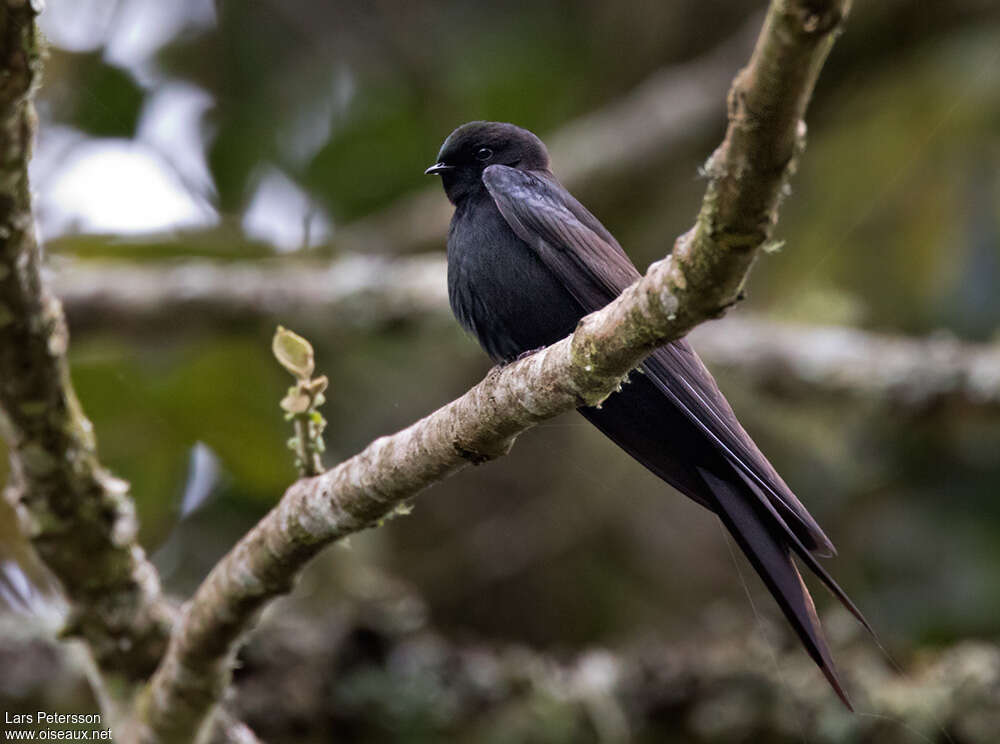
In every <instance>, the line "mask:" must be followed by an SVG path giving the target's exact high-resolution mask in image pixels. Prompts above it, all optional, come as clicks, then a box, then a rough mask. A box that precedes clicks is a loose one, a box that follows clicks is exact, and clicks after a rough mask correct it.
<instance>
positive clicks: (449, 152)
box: [424, 121, 549, 203]
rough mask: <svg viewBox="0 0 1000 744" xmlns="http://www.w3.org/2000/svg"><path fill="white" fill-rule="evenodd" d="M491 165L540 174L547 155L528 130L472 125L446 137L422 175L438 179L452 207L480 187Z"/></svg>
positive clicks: (492, 123)
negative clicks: (437, 177)
mask: <svg viewBox="0 0 1000 744" xmlns="http://www.w3.org/2000/svg"><path fill="white" fill-rule="evenodd" d="M490 165H507V166H510V167H512V168H520V169H522V170H543V169H545V168H548V165H549V153H548V151H547V150H546V149H545V145H544V144H543V143H542V141H541V140H540V139H538V137H536V136H535V135H534V134H532V133H531V132H529V131H528V130H527V129H522V128H521V127H518V126H515V125H514V124H504V123H500V122H495V121H471V122H469V123H468V124H463V125H462V126H460V127H459V128H458V129H456V130H455V131H454V132H452V133H451V134H449V135H448V139H446V140H445V141H444V144H443V145H441V150H440V152H438V156H437V162H436V163H435V164H434V165H432V166H431V167H430V168H428V169H427V170H426V171H424V173H426V174H428V175H434V174H437V175H440V176H441V182H442V183H443V185H444V190H445V192H446V193H447V194H448V198H449V199H450V200H451V201H452V202H453V203H454V202H456V201H458V200H459V199H461V198H462V197H463V196H464V195H466V194H468V193H470V192H471V191H473V190H475V189H478V188H481V187H482V177H483V170H485V169H486V168H487V167H488V166H490Z"/></svg>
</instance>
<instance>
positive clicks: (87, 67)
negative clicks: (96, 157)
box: [41, 49, 145, 137]
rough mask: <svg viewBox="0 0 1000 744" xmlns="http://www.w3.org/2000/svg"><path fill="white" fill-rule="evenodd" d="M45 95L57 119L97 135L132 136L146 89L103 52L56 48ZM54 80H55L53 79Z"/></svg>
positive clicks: (43, 95)
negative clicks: (72, 50)
mask: <svg viewBox="0 0 1000 744" xmlns="http://www.w3.org/2000/svg"><path fill="white" fill-rule="evenodd" d="M45 79H46V82H47V85H46V87H45V88H43V91H42V94H41V97H42V99H43V100H45V101H46V102H47V103H48V105H50V106H51V107H52V114H53V116H54V118H56V119H57V120H59V121H63V122H66V123H69V124H72V125H73V126H75V127H76V128H77V129H80V130H82V131H84V132H86V133H88V134H92V135H94V136H95V137H132V136H133V135H134V134H135V130H136V125H137V124H138V122H139V114H140V113H141V111H142V104H143V101H144V100H145V92H144V91H143V89H142V88H141V87H140V86H139V84H138V83H137V82H136V81H135V79H134V78H133V77H132V76H131V75H130V74H129V73H128V72H126V71H125V70H123V69H121V68H119V67H115V66H113V65H109V64H108V63H107V62H105V61H104V59H103V57H102V54H101V52H100V51H95V52H69V51H66V50H64V49H52V50H51V52H50V61H49V63H48V69H47V70H46V76H45ZM50 81H51V82H50Z"/></svg>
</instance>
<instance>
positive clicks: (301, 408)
mask: <svg viewBox="0 0 1000 744" xmlns="http://www.w3.org/2000/svg"><path fill="white" fill-rule="evenodd" d="M280 405H281V410H283V411H288V412H289V413H305V412H306V411H308V410H309V396H308V395H305V394H304V393H300V392H298V391H295V392H291V393H289V394H288V395H286V396H285V397H284V398H282V399H281V403H280Z"/></svg>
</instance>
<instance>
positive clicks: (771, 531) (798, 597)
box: [698, 468, 854, 711]
mask: <svg viewBox="0 0 1000 744" xmlns="http://www.w3.org/2000/svg"><path fill="white" fill-rule="evenodd" d="M698 472H699V473H700V475H701V477H702V478H703V479H704V481H705V484H706V485H707V486H708V488H709V490H710V491H711V492H712V494H713V495H714V496H715V499H716V501H717V504H718V507H719V508H718V514H719V517H720V518H721V519H722V522H723V524H724V525H725V526H726V528H727V529H728V530H729V531H730V532H731V533H732V535H733V537H734V538H735V539H736V542H737V544H738V545H739V546H740V548H741V549H742V550H743V552H744V553H745V554H746V556H747V558H748V559H749V560H750V563H751V564H752V565H753V567H754V569H755V570H756V571H757V573H758V574H760V577H761V578H762V579H763V580H764V584H765V585H766V586H767V588H768V590H769V591H770V592H771V594H772V595H773V596H774V599H775V600H776V601H777V603H778V606H779V607H780V608H781V611H782V612H783V613H784V614H785V617H786V618H787V619H788V622H789V623H790V624H791V625H792V627H793V628H794V629H795V632H796V634H797V635H798V636H799V639H800V640H801V641H802V644H803V645H804V646H805V648H806V651H808V652H809V655H810V656H811V657H812V658H813V660H814V661H815V662H816V664H817V665H818V666H819V668H820V669H821V670H822V672H823V674H824V675H825V676H826V678H827V680H828V681H829V683H830V686H831V687H833V689H834V691H835V692H836V693H837V695H838V697H840V699H841V700H842V701H843V703H844V705H845V706H847V708H848V709H849V710H852V711H853V710H854V708H853V706H852V705H851V702H850V700H849V699H848V697H847V693H846V692H845V691H844V688H843V686H842V685H841V683H840V679H839V677H838V676H837V670H836V667H835V666H834V663H833V658H832V657H831V655H830V650H829V648H828V647H827V644H826V639H825V638H824V637H823V629H822V627H821V626H820V623H819V618H818V617H817V615H816V606H815V605H814V604H813V601H812V597H811V596H810V595H809V591H808V589H806V586H805V584H804V583H803V582H802V576H801V575H800V574H799V572H798V569H797V568H796V567H795V564H794V563H793V562H792V557H791V549H790V547H789V544H788V539H787V536H785V535H779V534H776V533H777V531H778V530H777V527H778V525H777V524H775V525H773V526H771V525H768V524H767V522H765V520H764V518H762V515H761V513H760V511H759V509H757V508H755V506H754V505H753V503H751V502H750V501H749V500H748V499H747V498H746V494H745V493H743V492H742V491H741V489H739V488H737V487H736V486H734V485H733V484H732V483H729V482H727V481H724V480H722V479H720V478H719V477H718V476H716V475H714V474H712V473H711V472H709V471H707V470H705V469H704V468H698Z"/></svg>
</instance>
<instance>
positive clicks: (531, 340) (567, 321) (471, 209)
mask: <svg viewBox="0 0 1000 744" xmlns="http://www.w3.org/2000/svg"><path fill="white" fill-rule="evenodd" d="M448 297H449V300H450V302H451V308H452V312H454V314H455V317H456V318H457V319H458V321H459V323H461V324H462V326H464V327H465V328H466V330H468V331H469V332H470V333H472V334H473V335H474V336H475V337H476V338H477V339H478V340H479V343H480V345H481V346H482V347H483V348H484V349H485V350H486V352H487V353H488V354H489V355H490V356H491V357H493V359H494V360H496V361H510V360H512V359H514V358H516V357H517V356H518V355H519V354H521V353H523V352H525V351H531V350H533V349H537V348H539V347H542V346H548V345H549V344H551V343H554V342H555V341H558V340H559V339H561V338H563V337H564V336H567V335H568V334H569V333H570V332H572V330H573V329H574V328H575V327H576V323H577V321H579V319H580V318H581V317H582V316H583V314H584V313H583V310H582V308H581V307H580V305H579V304H578V303H577V301H576V300H575V299H574V298H573V296H572V295H571V294H570V293H569V291H568V290H567V289H566V287H565V286H564V285H563V284H562V283H561V282H560V281H559V278H558V277H557V276H556V275H555V274H554V273H553V272H552V271H551V270H549V269H548V268H547V267H546V266H545V264H543V263H542V261H541V259H540V258H539V257H538V255H537V254H536V253H535V251H534V250H533V249H532V248H531V247H530V246H529V245H528V244H527V243H525V242H524V241H523V240H521V239H520V238H519V237H517V235H515V233H514V231H513V230H511V228H510V226H509V225H508V224H507V222H506V220H504V218H503V215H501V214H500V211H499V210H498V209H497V207H496V205H495V204H494V203H493V200H492V199H490V198H489V197H488V195H487V196H486V197H485V198H484V199H477V200H474V201H472V202H471V203H467V204H460V205H459V206H458V208H457V209H456V210H455V215H454V217H453V218H452V223H451V230H450V232H449V235H448Z"/></svg>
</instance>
